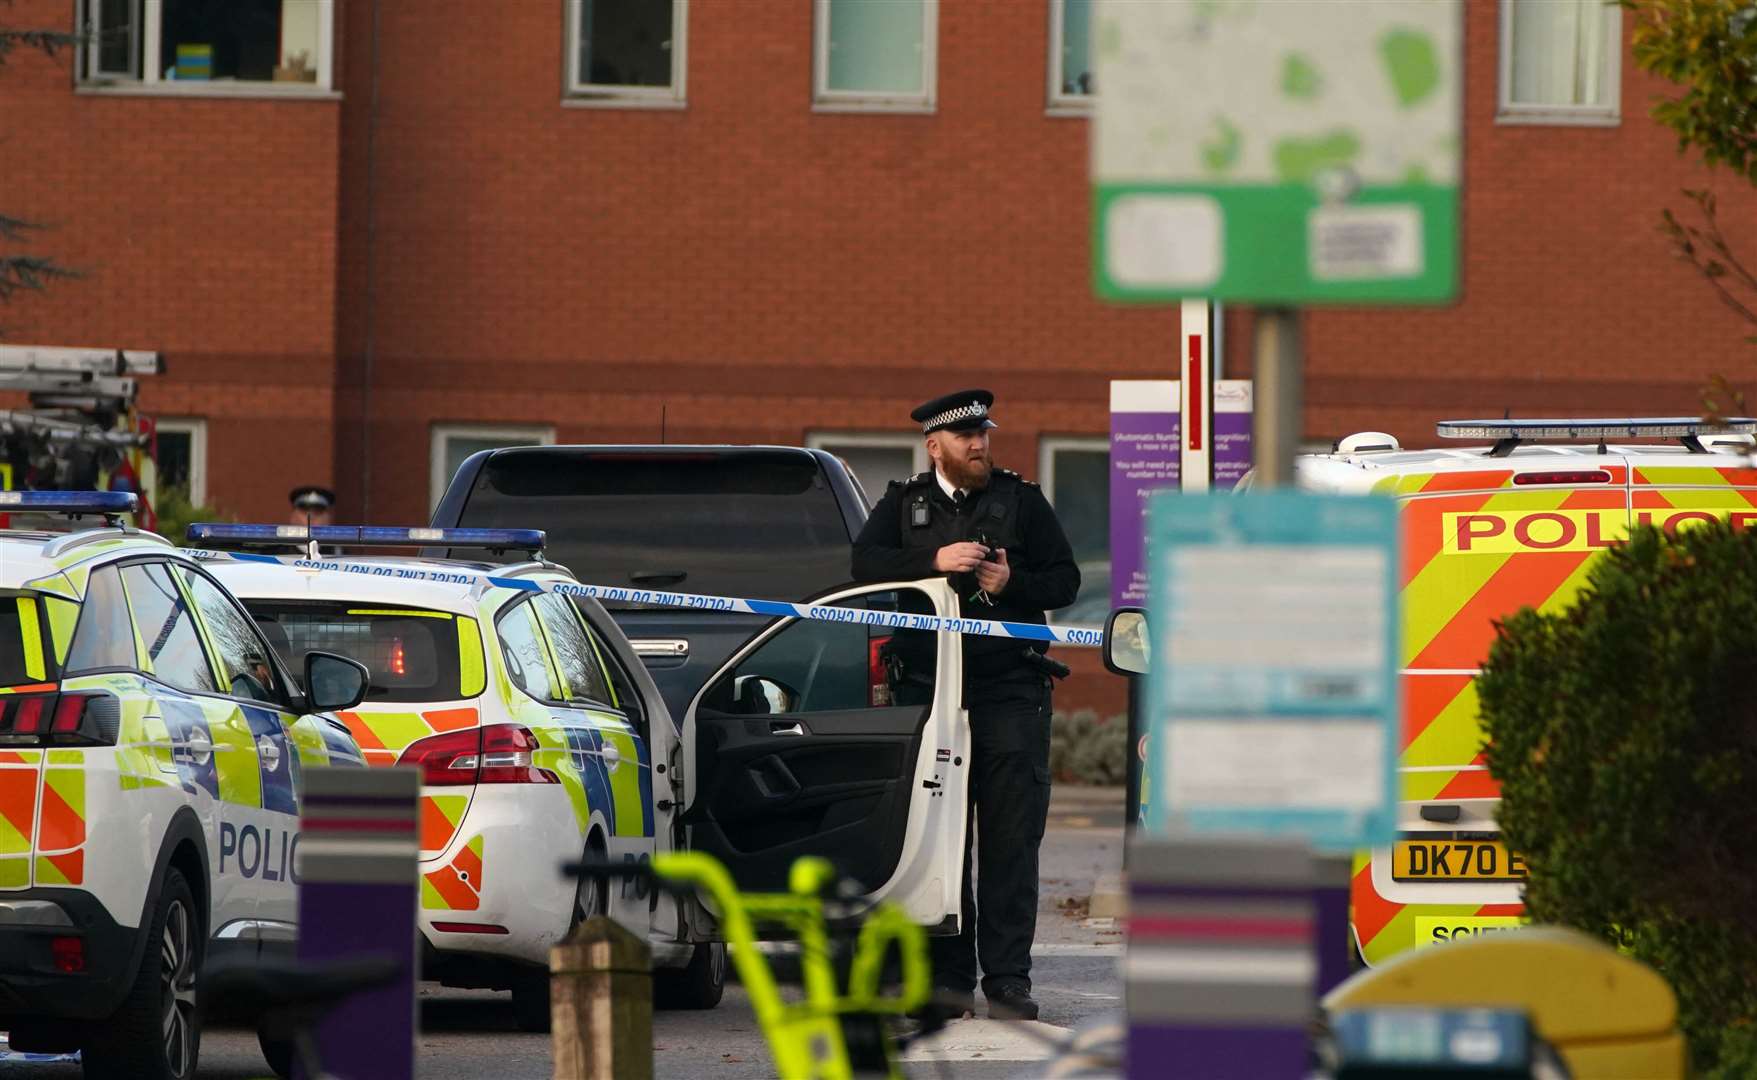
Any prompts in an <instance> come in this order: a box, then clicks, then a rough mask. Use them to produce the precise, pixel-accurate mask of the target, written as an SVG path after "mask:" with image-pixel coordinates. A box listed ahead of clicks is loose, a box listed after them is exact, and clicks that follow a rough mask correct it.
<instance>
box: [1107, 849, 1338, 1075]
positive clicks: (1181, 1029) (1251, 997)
mask: <svg viewBox="0 0 1757 1080" xmlns="http://www.w3.org/2000/svg"><path fill="white" fill-rule="evenodd" d="M1312 884H1313V862H1312V853H1311V849H1310V848H1309V847H1308V846H1307V845H1306V844H1305V843H1304V841H1302V840H1299V839H1286V840H1284V839H1264V838H1261V837H1223V836H1214V835H1205V836H1202V837H1195V836H1172V837H1157V838H1153V839H1146V838H1141V839H1137V840H1135V841H1133V842H1132V844H1131V846H1130V851H1129V936H1128V949H1127V954H1126V955H1125V957H1124V959H1123V983H1124V992H1125V994H1126V996H1127V1005H1128V1014H1129V1037H1128V1075H1129V1076H1130V1077H1159V1076H1200V1077H1203V1078H1204V1080H1234V1078H1236V1080H1282V1078H1286V1080H1295V1078H1298V1077H1303V1076H1305V1075H1306V1074H1307V1071H1308V1070H1307V1055H1308V1046H1307V1030H1308V1025H1309V1024H1310V1022H1311V1018H1312V1010H1313V1008H1314V1001H1315V997H1314V995H1313V991H1312V983H1313V979H1314V977H1315V975H1316V963H1315V959H1314V953H1313V943H1314V936H1315V930H1316V924H1317V911H1316V910H1315V906H1314V904H1313V893H1312Z"/></svg>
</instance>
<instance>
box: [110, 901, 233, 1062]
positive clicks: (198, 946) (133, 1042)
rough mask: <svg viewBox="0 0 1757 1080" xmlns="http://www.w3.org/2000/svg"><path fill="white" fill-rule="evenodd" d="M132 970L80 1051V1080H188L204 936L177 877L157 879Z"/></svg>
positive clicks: (196, 1048) (197, 1049)
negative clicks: (116, 1003)
mask: <svg viewBox="0 0 1757 1080" xmlns="http://www.w3.org/2000/svg"><path fill="white" fill-rule="evenodd" d="M147 929H148V934H147V938H146V947H145V948H144V949H142V950H141V959H140V971H139V972H138V973H137V974H136V975H135V979H134V985H133V986H132V987H131V988H130V989H129V991H128V997H127V998H126V999H124V1001H123V1002H122V1007H121V1008H119V1009H117V1010H116V1013H115V1015H113V1016H111V1017H110V1019H109V1020H108V1021H106V1022H104V1023H103V1024H102V1025H101V1029H100V1031H99V1032H98V1034H97V1035H96V1037H95V1039H94V1040H93V1041H92V1042H90V1043H88V1044H87V1045H86V1046H85V1047H84V1054H83V1058H84V1065H85V1075H86V1078H87V1080H102V1078H109V1077H116V1078H119V1080H120V1078H123V1077H127V1078H129V1080H189V1078H190V1077H193V1076H194V1075H195V1065H196V1061H197V1059H198V1057H199V1056H200V1053H201V1019H200V1016H199V1014H198V1012H197V1010H196V1007H195V979H196V973H197V972H198V971H200V969H201V955H202V947H203V945H204V944H205V943H206V940H207V939H206V931H205V930H204V929H203V927H202V925H201V919H200V917H199V916H198V915H197V914H196V907H195V895H194V893H193V892H192V891H191V890H190V888H189V883H188V882H187V881H186V880H184V877H183V873H182V871H180V870H178V869H176V868H175V867H172V868H171V869H169V870H167V871H166V872H165V880H164V882H163V884H162V885H161V886H160V888H159V902H158V904H157V906H155V907H154V909H153V916H152V919H151V920H150V921H149V922H148V923H147Z"/></svg>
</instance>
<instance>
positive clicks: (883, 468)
mask: <svg viewBox="0 0 1757 1080" xmlns="http://www.w3.org/2000/svg"><path fill="white" fill-rule="evenodd" d="M805 445H807V446H811V447H816V448H817V449H819V450H825V451H828V452H829V453H832V454H834V455H836V456H837V457H839V458H841V459H842V463H843V464H845V465H847V466H848V471H850V472H852V473H853V474H854V479H855V480H856V481H858V482H859V484H860V487H861V489H862V490H863V491H865V492H866V502H867V505H868V506H872V505H876V504H877V503H878V501H879V499H880V498H881V497H883V495H884V493H885V488H886V486H887V485H889V484H890V482H891V481H892V480H907V479H909V478H910V477H911V476H914V475H915V474H916V473H920V472H926V471H927V470H928V464H927V440H926V439H924V438H922V437H921V436H920V435H916V434H912V433H909V432H889V431H887V432H875V433H860V432H849V431H819V432H813V433H812V434H810V435H807V436H806V437H805Z"/></svg>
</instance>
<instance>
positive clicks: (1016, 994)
mask: <svg viewBox="0 0 1757 1080" xmlns="http://www.w3.org/2000/svg"><path fill="white" fill-rule="evenodd" d="M985 996H986V997H987V998H988V1015H989V1018H990V1019H992V1020H1035V1019H1037V1002H1035V1001H1032V1000H1031V991H1029V990H1027V989H1025V988H1024V987H1023V986H1002V987H1000V988H998V989H997V990H995V992H994V993H992V994H986V995H985Z"/></svg>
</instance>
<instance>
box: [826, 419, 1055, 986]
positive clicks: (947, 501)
mask: <svg viewBox="0 0 1757 1080" xmlns="http://www.w3.org/2000/svg"><path fill="white" fill-rule="evenodd" d="M993 404H994V395H993V394H991V393H989V392H988V391H987V390H963V391H960V392H958V393H955V394H947V395H946V396H945V397H941V398H935V399H934V400H932V401H929V402H927V403H926V404H925V405H922V406H921V407H919V408H917V409H916V410H915V411H914V412H912V413H910V414H909V415H910V418H911V419H913V420H915V421H916V422H917V423H919V424H921V430H922V432H923V434H924V435H925V436H926V438H927V452H928V455H929V457H931V458H932V459H933V468H932V469H931V470H930V471H928V472H924V473H922V474H920V475H918V476H914V477H911V478H910V479H909V480H907V481H903V482H900V483H899V482H892V484H891V485H890V487H889V488H888V489H887V490H886V492H885V495H884V498H882V499H880V500H879V502H878V505H877V506H875V507H873V510H872V516H871V517H869V518H867V520H866V526H865V527H864V528H862V529H861V530H860V535H859V537H857V538H856V539H855V541H854V557H853V573H854V578H855V580H857V581H913V580H918V579H920V578H927V577H933V576H934V575H936V574H945V575H947V576H948V577H949V578H950V580H951V582H952V585H953V587H954V588H956V589H957V592H958V596H959V606H960V608H961V611H962V614H963V615H965V616H967V617H969V618H980V619H1003V620H1007V621H1009V622H1030V623H1042V622H1044V612H1045V611H1052V610H1054V609H1056V608H1061V607H1066V606H1067V605H1069V604H1071V603H1073V602H1074V596H1075V594H1076V593H1078V592H1079V591H1080V569H1079V567H1078V566H1077V565H1075V563H1074V552H1073V548H1072V547H1071V546H1069V544H1068V538H1067V536H1066V535H1065V534H1064V533H1063V532H1062V527H1061V523H1060V522H1059V521H1057V520H1056V516H1055V511H1054V510H1053V509H1051V507H1050V505H1049V500H1047V499H1045V498H1044V497H1043V492H1042V490H1041V489H1040V488H1038V486H1037V485H1036V484H1033V483H1030V482H1029V481H1026V480H1024V479H1022V478H1021V477H1020V476H1019V475H1018V474H1017V473H1014V472H1010V471H1008V470H1006V469H999V468H995V467H994V464H993V462H992V461H991V460H990V458H989V451H988V432H989V429H991V428H993V427H995V426H996V425H995V423H994V421H993V420H991V419H989V415H988V413H989V408H990V407H991V406H992V405H993ZM935 646H936V643H935V635H934V634H932V633H928V632H925V631H915V632H908V631H899V632H898V633H897V634H896V635H894V636H893V638H892V640H891V645H890V646H889V647H888V648H889V655H888V657H887V663H889V664H890V665H891V670H892V682H893V686H894V690H893V692H894V693H895V694H896V700H897V702H898V703H899V704H908V703H911V702H912V701H920V702H923V703H925V702H926V701H928V700H931V698H932V693H933V689H932V680H933V671H934V653H935ZM1045 648H1047V646H1043V645H1027V644H1026V643H1025V642H1022V641H1019V640H1018V639H1016V638H1006V637H987V636H980V635H965V636H964V638H963V652H964V686H963V702H964V707H965V708H966V709H967V710H968V711H969V715H970V735H971V757H970V762H969V765H968V769H967V772H966V774H965V775H966V777H967V778H968V784H969V793H970V805H971V814H972V817H973V819H974V821H975V826H976V827H975V841H976V864H977V874H976V885H975V888H974V889H973V888H972V886H971V880H970V876H971V875H970V863H971V856H970V847H969V843H970V839H969V835H970V834H969V831H968V830H966V841H965V844H966V846H965V849H964V895H963V919H962V926H961V932H960V933H959V935H958V936H957V937H955V938H954V937H940V938H935V939H933V967H934V981H935V984H936V991H937V992H936V995H935V1004H934V1005H933V1006H931V1007H930V1008H931V1009H932V1010H933V1011H934V1012H935V1014H936V1016H935V1019H940V1020H943V1019H946V1018H949V1017H955V1016H960V1015H962V1014H963V1013H964V1012H965V1011H973V1010H974V1008H975V991H976V971H977V959H978V957H980V958H981V963H982V976H983V977H982V993H983V996H984V997H985V998H987V1000H988V1012H989V1015H990V1016H993V1017H1001V1018H1006V1019H1023V1020H1035V1019H1036V1018H1037V1003H1036V1002H1035V1001H1033V1000H1032V998H1031V940H1032V937H1033V936H1034V935H1035V933H1036V929H1037V849H1038V846H1039V845H1040V844H1041V843H1042V840H1043V828H1044V823H1045V821H1046V820H1047V817H1048V814H1049V722H1050V689H1051V674H1052V673H1053V674H1055V675H1058V676H1059V675H1062V674H1066V672H1067V669H1066V667H1065V666H1063V665H1061V664H1060V663H1058V662H1056V661H1054V660H1051V659H1049V658H1048V657H1047V656H1045V655H1044V649H1045Z"/></svg>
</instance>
